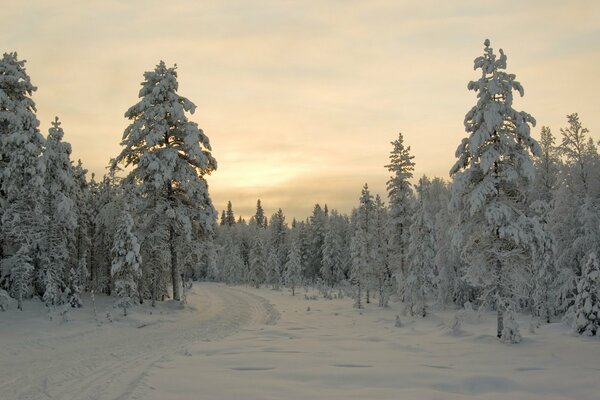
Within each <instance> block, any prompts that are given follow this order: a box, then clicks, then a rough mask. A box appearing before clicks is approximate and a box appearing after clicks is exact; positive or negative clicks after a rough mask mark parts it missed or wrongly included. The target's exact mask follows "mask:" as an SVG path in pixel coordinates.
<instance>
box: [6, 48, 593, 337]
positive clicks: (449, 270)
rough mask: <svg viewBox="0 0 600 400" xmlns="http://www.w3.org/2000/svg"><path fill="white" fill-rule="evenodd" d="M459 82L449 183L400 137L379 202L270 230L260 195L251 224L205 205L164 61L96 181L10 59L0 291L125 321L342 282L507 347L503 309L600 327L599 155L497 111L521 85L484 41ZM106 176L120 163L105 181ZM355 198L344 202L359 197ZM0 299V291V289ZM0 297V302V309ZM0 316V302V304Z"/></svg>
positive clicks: (201, 159) (582, 329) (571, 129)
mask: <svg viewBox="0 0 600 400" xmlns="http://www.w3.org/2000/svg"><path fill="white" fill-rule="evenodd" d="M474 65H475V69H476V70H479V71H480V73H481V75H480V77H479V79H477V80H475V81H472V82H469V84H468V88H469V90H473V91H475V92H476V93H477V103H476V104H475V105H474V106H473V108H472V109H471V110H470V111H469V112H468V113H467V114H466V116H465V131H466V133H467V135H466V137H465V138H464V139H463V140H462V141H461V143H460V144H459V146H458V148H457V150H456V158H457V161H456V163H455V164H454V166H452V168H451V169H450V177H451V180H450V181H449V182H446V181H445V180H442V179H439V178H433V179H430V178H428V177H425V176H423V177H422V178H420V179H419V180H418V183H417V184H416V185H415V184H413V174H414V168H415V163H414V158H413V156H412V155H411V154H410V147H409V146H407V145H405V143H404V138H403V136H402V135H401V134H400V135H399V137H398V139H397V140H395V141H394V142H392V149H391V152H390V158H389V162H388V164H387V165H386V168H387V170H388V171H389V173H390V178H389V180H388V183H387V198H386V199H385V200H386V201H385V203H384V199H382V198H380V197H379V196H375V197H373V195H372V194H371V193H370V191H369V188H368V186H367V185H366V184H365V186H364V187H363V189H362V192H361V193H360V196H357V200H358V203H357V206H356V208H355V209H354V210H353V211H352V212H351V213H350V215H344V214H342V213H339V212H337V211H335V210H330V209H328V207H327V206H323V207H321V206H320V205H316V206H315V208H314V210H313V213H312V215H311V216H310V217H309V218H307V219H306V220H303V221H297V220H293V221H291V222H289V221H286V218H285V215H284V213H283V211H282V210H278V212H277V213H275V214H273V215H272V216H271V217H270V218H267V216H265V214H264V210H263V208H262V205H261V204H260V201H258V203H257V208H256V214H255V215H254V216H253V217H252V218H251V219H250V220H249V221H244V220H243V219H242V218H239V217H238V218H236V216H235V214H234V210H233V207H232V205H231V203H229V204H228V206H227V210H224V211H223V212H222V214H221V218H220V221H219V223H217V220H218V219H217V214H216V212H215V210H214V208H213V206H212V203H211V200H210V197H209V194H208V187H207V184H206V181H205V179H204V176H205V175H206V174H210V172H211V171H213V170H215V169H216V166H217V164H216V160H215V159H214V158H213V157H212V154H211V148H210V143H209V140H208V137H207V136H206V135H205V134H204V132H203V131H202V130H201V129H199V128H198V126H197V125H196V124H195V123H194V122H190V121H189V120H188V118H187V115H188V114H189V113H193V111H194V109H195V106H194V104H193V103H192V102H190V101H189V100H188V99H186V98H184V97H181V96H179V95H178V94H177V90H178V84H177V73H176V70H175V68H168V67H166V66H165V64H164V63H163V62H161V63H160V64H159V65H157V66H156V68H155V70H154V71H150V72H146V73H145V74H144V82H143V83H142V89H141V90H140V94H139V96H140V101H139V102H138V103H137V104H135V105H134V106H132V107H131V108H130V109H129V110H128V111H127V112H126V114H125V117H126V118H128V119H130V121H131V124H130V125H129V126H128V127H127V129H126V130H125V132H124V134H123V140H122V142H121V144H122V146H123V150H122V152H121V153H120V154H119V155H118V156H117V157H115V158H114V159H113V160H111V162H110V173H109V174H108V175H107V176H106V177H105V178H104V179H103V180H102V181H101V182H99V183H98V182H95V181H94V179H93V178H92V179H91V180H90V181H88V180H87V179H86V177H85V175H86V171H85V170H84V169H83V167H82V166H81V163H78V164H77V165H74V164H73V163H72V162H71V161H70V159H69V157H70V146H69V145H68V144H67V143H65V142H64V141H63V140H62V138H63V132H62V129H61V127H60V124H59V122H58V120H56V121H55V122H54V124H53V126H52V128H51V129H50V131H49V134H48V137H47V138H44V137H42V135H41V134H40V133H39V131H38V125H39V122H38V121H37V119H36V117H35V105H34V103H33V101H32V100H31V94H32V92H33V91H34V90H35V87H33V85H32V84H31V83H30V80H29V77H28V76H27V75H26V73H25V69H24V63H23V62H22V61H18V60H17V57H16V54H5V55H4V58H3V59H2V62H1V63H0V138H1V140H2V149H1V151H2V153H1V158H0V163H1V164H0V167H1V171H2V174H1V175H0V179H1V181H0V200H1V203H0V206H1V207H0V213H1V215H0V216H1V221H2V228H1V229H0V232H1V236H0V240H1V243H0V251H1V252H2V253H1V254H0V256H1V264H0V265H1V271H2V274H1V276H0V287H2V288H4V289H5V290H6V291H7V292H6V293H8V295H10V296H11V297H12V298H15V299H17V300H18V305H19V307H21V302H22V299H23V298H27V297H31V296H39V297H41V298H43V300H44V301H45V302H46V304H47V305H48V306H49V307H52V306H54V305H57V304H69V305H73V306H78V305H80V304H81V302H80V299H79V293H80V292H81V291H82V290H94V291H98V292H104V293H107V294H111V293H113V292H116V294H117V297H118V305H119V306H120V307H122V308H123V309H124V311H125V312H126V310H127V308H128V307H129V306H130V305H131V304H132V303H134V302H136V301H144V300H145V299H151V300H152V301H156V300H158V299H164V298H166V297H167V296H169V297H172V298H174V299H176V300H183V299H184V296H185V293H184V292H183V289H184V288H185V287H186V284H184V282H187V281H188V280H190V279H209V280H218V281H223V282H227V283H231V284H239V283H244V284H251V285H253V286H257V287H258V286H261V285H271V286H273V287H274V288H275V289H277V288H280V287H282V286H287V287H289V288H290V289H291V290H292V292H293V293H294V292H295V289H296V288H297V287H298V286H299V285H303V284H311V285H319V286H320V287H321V288H323V290H324V292H325V293H330V292H331V291H330V290H329V289H327V288H338V287H343V286H345V287H346V289H349V290H351V292H352V295H353V297H354V300H355V305H356V307H362V306H363V304H364V303H365V302H371V301H377V303H378V304H379V306H381V307H385V306H386V305H387V304H388V301H389V299H390V297H391V296H396V297H397V298H398V299H399V300H400V301H403V302H404V303H405V306H406V310H407V312H409V313H410V314H412V315H420V316H425V315H426V314H427V312H428V311H427V310H428V306H429V305H431V304H434V303H435V304H439V305H442V306H447V305H457V306H463V305H464V304H465V303H467V302H470V303H472V304H475V305H477V306H482V307H486V308H488V309H493V310H496V312H497V322H498V323H497V325H498V326H497V335H498V337H500V338H501V339H502V340H504V341H507V342H516V341H518V340H519V338H520V335H519V332H518V327H517V326H516V323H515V322H514V317H513V312H515V311H521V312H529V313H531V314H532V315H533V316H534V317H535V318H536V319H537V320H538V321H539V322H542V321H546V322H549V321H551V320H552V319H555V318H558V317H561V318H565V319H566V320H567V321H568V322H570V323H571V324H572V325H573V326H574V328H575V329H576V331H577V332H579V333H581V334H586V335H595V334H597V332H598V331H599V325H600V300H599V297H600V296H599V293H598V292H599V290H600V265H599V264H600V263H599V261H598V257H599V256H600V156H599V155H598V150H597V146H596V143H595V142H594V141H593V140H592V139H591V137H589V132H588V130H587V129H585V127H584V126H583V125H582V123H581V121H580V120H579V116H578V115H577V114H570V115H568V116H567V122H566V126H565V127H563V128H561V129H560V131H559V132H560V133H559V134H558V135H554V134H553V133H552V132H551V130H550V128H548V127H542V129H541V134H540V140H539V141H536V140H535V139H533V138H532V136H531V134H530V130H531V127H533V126H534V125H535V119H534V118H533V117H532V116H531V115H529V114H527V113H525V112H523V111H516V110H514V109H513V107H512V100H513V95H514V93H518V94H520V95H521V96H522V95H523V93H524V92H523V87H522V86H521V84H520V83H519V82H517V81H516V77H515V75H513V74H509V73H507V72H506V71H505V70H506V55H505V54H504V53H503V52H502V51H500V55H496V54H495V53H494V51H493V49H492V48H491V47H490V44H489V41H486V42H485V49H484V54H483V55H482V56H480V57H477V58H476V59H475V62H474ZM120 166H125V167H128V168H127V171H128V173H127V174H126V177H124V178H122V179H118V178H117V175H119V168H120ZM357 192H358V190H357ZM0 299H7V295H6V294H3V292H0ZM0 303H1V301H0ZM3 307H4V306H3Z"/></svg>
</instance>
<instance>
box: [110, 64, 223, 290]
mask: <svg viewBox="0 0 600 400" xmlns="http://www.w3.org/2000/svg"><path fill="white" fill-rule="evenodd" d="M144 78H145V81H144V82H143V83H142V89H141V90H140V93H139V97H140V98H141V101H140V102H139V103H137V104H135V105H134V106H133V107H131V108H130V109H129V110H128V111H127V112H126V113H125V117H126V118H129V119H130V120H132V123H131V124H130V125H129V126H128V127H127V128H126V129H125V132H124V133H123V141H122V142H121V144H122V145H123V147H124V149H123V150H122V152H121V154H119V155H118V156H117V157H116V158H115V160H114V162H113V167H116V165H117V164H118V163H121V164H124V165H125V166H132V167H133V168H132V170H131V172H130V173H129V175H128V177H127V179H126V183H128V184H133V185H134V186H135V187H136V188H137V190H138V192H139V193H140V196H141V197H142V198H145V199H148V200H147V201H149V202H152V204H148V205H146V207H145V209H146V210H161V211H164V214H158V215H155V217H156V218H162V217H163V216H165V217H166V219H167V224H166V225H167V229H168V243H169V253H170V269H171V283H172V287H173V298H174V299H175V300H181V295H180V271H179V265H178V262H177V241H178V240H179V239H180V238H181V237H182V236H183V237H184V238H185V240H191V239H192V225H193V223H192V222H194V223H196V224H198V225H199V230H200V231H201V232H203V234H205V235H211V234H212V229H213V223H214V221H215V220H216V211H215V209H214V208H213V205H212V202H211V200H210V197H209V195H208V185H207V183H206V180H205V179H204V176H205V175H207V174H210V172H211V171H213V170H215V169H216V167H217V162H216V160H215V159H214V158H213V156H212V155H211V152H210V151H211V147H210V143H209V139H208V137H207V136H206V135H205V134H204V132H203V131H202V130H201V129H199V128H198V125H197V124H196V123H194V122H191V121H189V120H188V118H187V115H186V113H188V112H189V113H192V114H193V113H194V111H195V109H196V106H195V105H194V104H193V103H192V102H191V101H190V100H188V99H187V98H185V97H182V96H180V95H179V94H177V90H178V88H179V85H178V83H177V71H176V67H174V68H167V66H166V65H165V63H164V62H162V61H161V62H160V63H159V64H158V65H157V66H156V68H155V69H154V71H149V72H146V73H145V74H144Z"/></svg>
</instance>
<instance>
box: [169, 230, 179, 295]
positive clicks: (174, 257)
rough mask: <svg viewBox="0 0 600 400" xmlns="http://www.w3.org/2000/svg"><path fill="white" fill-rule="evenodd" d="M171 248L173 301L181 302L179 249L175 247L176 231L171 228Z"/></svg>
mask: <svg viewBox="0 0 600 400" xmlns="http://www.w3.org/2000/svg"><path fill="white" fill-rule="evenodd" d="M169 248H170V250H171V280H172V281H173V300H177V301H181V294H180V293H179V271H178V267H177V248H176V246H175V229H174V228H173V226H171V227H169Z"/></svg>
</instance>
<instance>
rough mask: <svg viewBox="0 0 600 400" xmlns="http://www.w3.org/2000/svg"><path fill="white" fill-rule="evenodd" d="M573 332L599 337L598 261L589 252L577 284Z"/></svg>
mask: <svg viewBox="0 0 600 400" xmlns="http://www.w3.org/2000/svg"><path fill="white" fill-rule="evenodd" d="M575 330H576V331H577V333H579V334H581V335H586V336H594V335H599V336H600V261H599V260H598V254H597V253H596V251H590V253H589V254H588V256H587V259H586V261H585V263H584V265H583V271H582V273H581V277H580V278H579V282H578V283H577V297H576V299H575Z"/></svg>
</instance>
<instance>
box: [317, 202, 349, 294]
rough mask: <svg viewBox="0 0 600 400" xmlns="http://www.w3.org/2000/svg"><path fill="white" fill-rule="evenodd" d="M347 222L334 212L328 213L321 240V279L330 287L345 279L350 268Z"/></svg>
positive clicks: (343, 217)
mask: <svg viewBox="0 0 600 400" xmlns="http://www.w3.org/2000/svg"><path fill="white" fill-rule="evenodd" d="M348 227H349V221H348V218H347V217H345V216H343V215H340V214H339V213H338V212H337V211H336V210H332V211H331V212H330V213H329V218H328V219H327V225H326V227H325V237H324V239H323V265H322V267H321V271H320V273H321V277H322V278H323V280H324V281H325V284H327V285H328V286H330V287H334V286H335V284H336V283H339V282H341V281H342V280H344V279H346V277H347V276H346V273H347V272H348V268H349V266H350V258H349V254H350V249H349V247H348V245H349V242H348V239H347V236H348Z"/></svg>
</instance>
